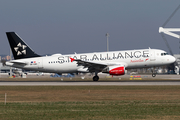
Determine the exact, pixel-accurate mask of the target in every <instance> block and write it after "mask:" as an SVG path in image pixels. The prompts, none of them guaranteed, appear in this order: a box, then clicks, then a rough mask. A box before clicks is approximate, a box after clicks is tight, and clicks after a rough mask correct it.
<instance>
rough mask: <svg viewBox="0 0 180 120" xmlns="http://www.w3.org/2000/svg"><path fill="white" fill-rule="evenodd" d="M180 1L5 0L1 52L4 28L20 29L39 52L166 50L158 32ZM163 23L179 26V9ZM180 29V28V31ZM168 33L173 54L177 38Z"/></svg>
mask: <svg viewBox="0 0 180 120" xmlns="http://www.w3.org/2000/svg"><path fill="white" fill-rule="evenodd" d="M179 4H180V2H179V0H148V1H147V0H28V1H26V0H1V1H0V54H6V55H8V54H9V50H10V47H9V43H8V40H7V37H6V34H5V32H11V31H14V32H16V33H17V34H18V35H19V36H20V37H21V38H22V39H23V40H24V41H25V42H26V43H27V44H28V45H29V46H30V47H31V48H32V49H33V50H34V51H35V52H36V53H37V54H40V55H46V54H57V53H60V54H73V53H74V52H76V53H89V52H104V51H106V49H107V48H106V46H107V45H106V44H107V42H106V36H105V34H106V33H107V32H108V33H109V34H110V37H109V50H110V51H120V50H131V49H148V48H149V47H150V48H155V49H162V50H165V51H167V52H169V50H168V48H167V46H166V44H165V42H164V41H163V39H162V37H161V35H160V34H159V32H158V29H159V27H161V26H162V25H163V24H164V22H165V21H166V20H167V19H168V17H169V16H170V15H171V14H172V12H173V11H174V10H175V9H176V8H177V7H178V5H179ZM165 27H176V28H178V27H180V9H179V10H178V11H177V13H176V14H175V15H174V17H173V18H172V19H171V20H170V21H169V22H168V24H167V25H166V26H165ZM178 34H179V33H178ZM166 38H167V40H168V42H169V45H170V47H171V49H172V51H173V53H179V52H180V48H179V46H180V43H179V40H178V39H177V38H173V37H171V36H167V35H166Z"/></svg>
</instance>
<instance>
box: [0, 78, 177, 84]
mask: <svg viewBox="0 0 180 120" xmlns="http://www.w3.org/2000/svg"><path fill="white" fill-rule="evenodd" d="M133 85H134V86H143V85H155V86H158V85H180V76H179V75H157V76H156V77H152V76H151V75H124V76H116V77H114V76H113V77H112V76H100V80H99V81H96V82H94V81H93V80H92V76H78V77H77V76H76V77H75V78H50V76H49V75H47V76H32V75H28V76H27V78H8V77H7V76H3V75H1V77H0V86H133Z"/></svg>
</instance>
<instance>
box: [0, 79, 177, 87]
mask: <svg viewBox="0 0 180 120" xmlns="http://www.w3.org/2000/svg"><path fill="white" fill-rule="evenodd" d="M133 85H135V86H143V85H151V86H153V85H180V81H176V80H174V81H172V80H168V81H166V80H164V81H158V80H157V81H118V82H117V81H114V82H113V81H112V82H111V81H108V82H105V81H98V82H89V81H88V82H86V81H73V82H72V81H58V82H57V81H56V82H55V81H53V82H51V81H48V82H47V81H37V82H34V81H33V82H31V81H25V82H22V81H13V82H12V81H9V82H6V81H1V82H0V86H133Z"/></svg>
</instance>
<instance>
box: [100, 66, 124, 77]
mask: <svg viewBox="0 0 180 120" xmlns="http://www.w3.org/2000/svg"><path fill="white" fill-rule="evenodd" d="M102 72H103V73H109V74H110V75H124V74H125V67H124V66H109V67H106V68H105V69H104V70H103V71H102Z"/></svg>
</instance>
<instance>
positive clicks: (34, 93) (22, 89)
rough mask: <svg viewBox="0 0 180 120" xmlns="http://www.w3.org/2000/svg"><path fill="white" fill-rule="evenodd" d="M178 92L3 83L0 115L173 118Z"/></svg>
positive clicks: (179, 109)
mask: <svg viewBox="0 0 180 120" xmlns="http://www.w3.org/2000/svg"><path fill="white" fill-rule="evenodd" d="M4 93H7V104H6V105H4ZM179 93H180V86H33V87H32V86H28V87H27V86H2V87H0V119H5V120H11V119H13V120H16V119H18V120H19V119H26V120H34V119H38V120H42V119H43V120H44V119H48V120H49V119H52V120H54V119H73V120H79V119H82V120H84V119H85V120H94V119H105V120H106V119H113V120H114V119H127V120H131V119H138V120H139V119H147V120H152V119H162V120H164V119H166V120H167V119H171V120H172V119H174V120H176V119H180V94H179Z"/></svg>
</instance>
